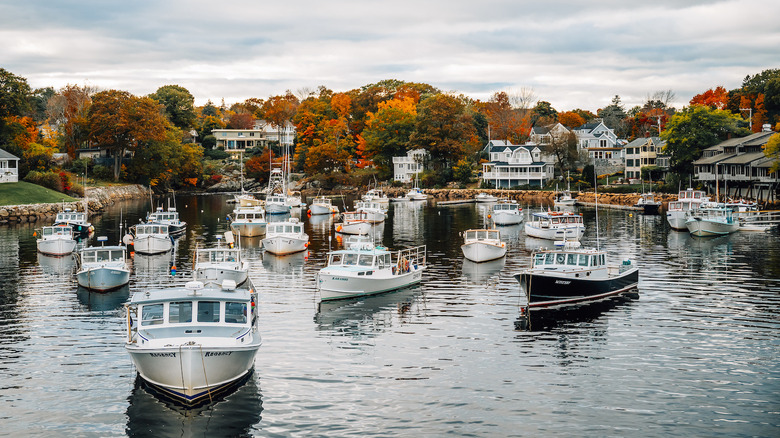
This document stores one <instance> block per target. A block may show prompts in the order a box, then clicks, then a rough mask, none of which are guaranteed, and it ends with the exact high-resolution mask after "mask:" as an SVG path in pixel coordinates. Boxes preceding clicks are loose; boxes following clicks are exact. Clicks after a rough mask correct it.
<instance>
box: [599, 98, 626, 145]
mask: <svg viewBox="0 0 780 438" xmlns="http://www.w3.org/2000/svg"><path fill="white" fill-rule="evenodd" d="M598 116H599V117H601V119H602V120H603V121H604V125H606V126H607V127H609V128H611V129H613V130H614V131H615V135H617V136H618V138H625V137H626V135H627V134H628V124H627V123H626V117H628V114H626V110H625V108H624V107H623V104H622V103H620V96H618V95H615V97H613V98H612V103H611V104H609V105H607V106H606V107H604V108H602V109H600V110H598Z"/></svg>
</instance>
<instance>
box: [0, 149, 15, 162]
mask: <svg viewBox="0 0 780 438" xmlns="http://www.w3.org/2000/svg"><path fill="white" fill-rule="evenodd" d="M18 159H19V157H17V156H15V155H14V154H12V153H10V152H8V151H6V150H4V149H0V160H18Z"/></svg>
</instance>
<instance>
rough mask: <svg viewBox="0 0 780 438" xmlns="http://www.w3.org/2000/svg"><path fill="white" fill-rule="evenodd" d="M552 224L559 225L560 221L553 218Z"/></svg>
mask: <svg viewBox="0 0 780 438" xmlns="http://www.w3.org/2000/svg"><path fill="white" fill-rule="evenodd" d="M552 223H554V224H557V223H560V220H558V218H557V217H554V218H553V219H552Z"/></svg>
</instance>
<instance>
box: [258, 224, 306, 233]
mask: <svg viewBox="0 0 780 438" xmlns="http://www.w3.org/2000/svg"><path fill="white" fill-rule="evenodd" d="M302 232H303V224H301V223H299V222H297V221H296V222H269V223H268V225H267V233H268V234H300V233H302Z"/></svg>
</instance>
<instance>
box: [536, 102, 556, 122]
mask: <svg viewBox="0 0 780 438" xmlns="http://www.w3.org/2000/svg"><path fill="white" fill-rule="evenodd" d="M532 113H533V114H532V115H531V124H533V125H534V126H547V125H550V124H553V123H555V122H556V121H557V120H558V111H557V110H556V109H555V108H553V107H552V105H551V104H550V102H547V101H544V100H540V101H539V102H536V106H535V107H534V108H533V111H532Z"/></svg>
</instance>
